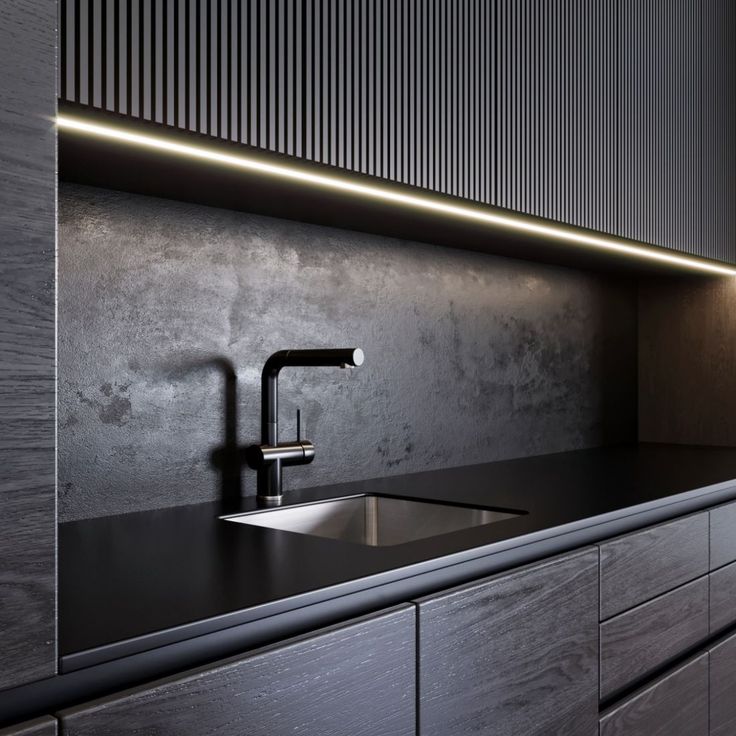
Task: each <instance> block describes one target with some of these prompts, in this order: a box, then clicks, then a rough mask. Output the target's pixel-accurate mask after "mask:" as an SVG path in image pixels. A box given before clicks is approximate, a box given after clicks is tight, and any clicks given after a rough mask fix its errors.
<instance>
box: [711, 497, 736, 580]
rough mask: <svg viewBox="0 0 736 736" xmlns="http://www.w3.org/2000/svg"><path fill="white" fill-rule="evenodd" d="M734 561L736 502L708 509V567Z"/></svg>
mask: <svg viewBox="0 0 736 736" xmlns="http://www.w3.org/2000/svg"><path fill="white" fill-rule="evenodd" d="M731 562H736V503H729V504H726V505H725V506H718V507H717V508H715V509H711V511H710V569H711V570H717V569H718V568H719V567H723V566H724V565H728V564H729V563H731Z"/></svg>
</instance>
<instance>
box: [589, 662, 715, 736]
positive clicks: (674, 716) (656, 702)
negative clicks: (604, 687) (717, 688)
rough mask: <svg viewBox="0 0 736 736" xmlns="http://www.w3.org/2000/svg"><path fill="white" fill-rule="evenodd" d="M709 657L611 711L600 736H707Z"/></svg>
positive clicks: (659, 681)
mask: <svg viewBox="0 0 736 736" xmlns="http://www.w3.org/2000/svg"><path fill="white" fill-rule="evenodd" d="M707 734H708V654H701V655H700V656H699V657H697V658H696V659H694V660H692V661H690V662H688V663H687V664H685V665H683V666H682V667H678V668H677V669H675V670H674V671H673V672H669V673H668V674H666V675H664V676H663V677H661V678H659V679H658V680H656V681H655V682H653V683H652V684H651V685H649V686H647V687H646V688H644V689H643V690H641V691H640V692H638V693H636V694H635V695H633V696H632V697H630V698H627V699H626V700H624V701H623V702H622V703H620V704H618V705H616V706H615V707H614V708H612V709H611V710H609V711H607V712H606V713H604V714H603V716H602V717H601V726H600V736H707Z"/></svg>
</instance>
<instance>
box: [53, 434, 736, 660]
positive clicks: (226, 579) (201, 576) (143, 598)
mask: <svg viewBox="0 0 736 736" xmlns="http://www.w3.org/2000/svg"><path fill="white" fill-rule="evenodd" d="M291 472H294V473H296V472H298V469H294V470H292V471H291ZM355 493H379V494H389V495H400V496H405V497H410V498H419V499H428V500H436V501H448V502H453V503H462V504H468V505H473V506H483V507H493V508H501V509H513V510H520V511H525V512H526V513H525V514H523V515H521V516H517V517H515V518H512V519H508V520H505V521H501V522H498V523H495V524H491V525H487V526H482V527H475V528H471V529H467V530H464V531H460V532H454V533H450V534H446V535H442V536H439V537H434V538H429V539H422V540H418V541H415V542H409V543H407V544H402V545H397V546H393V547H367V546H362V545H358V544H351V543H346V542H341V541H337V540H331V539H326V538H318V537H312V536H307V535H302V534H295V533H291V532H284V531H277V530H272V529H265V528H259V527H253V526H248V525H244V524H234V523H231V522H226V521H222V520H220V519H219V518H218V517H219V516H220V515H221V514H223V513H237V512H239V511H248V510H253V509H255V508H257V506H256V503H255V499H252V498H249V499H242V501H241V502H239V503H238V504H237V505H232V504H231V505H229V506H227V507H225V506H223V505H221V504H217V503H207V504H197V505H193V506H183V507H176V508H170V509H162V510H159V511H146V512H141V513H131V514H125V515H120V516H114V517H105V518H100V519H92V520H88V521H77V522H68V523H65V524H62V525H61V526H60V540H59V543H60V547H59V549H60V551H59V578H60V580H59V607H60V617H59V620H60V623H59V626H60V632H59V638H60V654H61V658H62V660H61V661H62V670H63V671H72V670H74V669H78V668H80V667H86V666H88V665H92V664H96V663H99V662H104V661H111V660H113V659H115V658H119V657H121V656H123V655H126V654H131V653H136V652H144V651H149V650H152V649H154V648H156V647H161V646H165V645H171V644H175V643H176V642H183V641H185V640H187V639H191V638H192V637H196V636H201V635H204V634H209V633H212V632H217V631H222V630H225V629H231V627H237V626H242V625H245V624H249V623H253V622H257V621H263V620H265V619H266V618H268V620H270V621H274V620H276V619H274V618H273V617H274V616H276V617H277V618H278V615H279V614H284V613H285V612H290V611H296V610H306V609H305V607H308V606H312V605H313V604H315V603H323V604H324V603H325V602H329V601H337V600H338V599H340V600H342V599H343V597H345V596H349V595H350V594H356V593H360V592H361V591H367V590H381V586H386V585H387V584H389V583H390V584H392V585H394V586H395V585H396V584H398V583H401V582H402V581H403V582H404V583H406V581H409V580H413V581H415V582H414V585H413V587H412V588H411V594H412V595H415V594H416V593H417V591H419V592H421V591H422V590H424V591H425V592H429V591H430V590H431V589H432V587H433V586H434V587H435V588H436V587H440V580H439V578H435V579H434V580H432V579H430V578H427V577H426V576H427V574H431V573H433V574H435V575H436V574H437V571H440V570H441V571H444V572H443V577H442V580H441V585H444V586H447V585H448V583H453V582H455V581H457V582H460V581H462V580H463V578H465V579H468V578H469V577H471V576H473V575H476V576H477V575H478V574H479V573H482V570H483V568H482V567H478V566H477V565H478V561H479V560H491V559H493V558H495V557H496V556H498V555H499V554H500V553H502V552H509V551H510V550H514V549H518V548H522V547H523V548H524V549H528V550H530V554H529V555H528V556H534V554H532V553H531V550H533V549H534V550H536V549H537V548H535V547H534V545H535V544H537V545H539V544H542V543H544V544H545V545H546V546H545V547H544V548H542V547H539V549H538V551H537V552H536V553H535V554H536V555H537V556H542V555H543V553H546V554H549V553H554V552H556V551H563V550H564V549H569V548H571V547H573V546H576V545H579V544H580V543H581V542H582V543H586V542H589V541H591V539H596V538H597V539H601V538H605V537H606V536H610V535H611V534H612V533H618V532H619V531H622V530H627V529H631V528H636V526H643V525H645V524H647V523H653V521H657V520H661V519H663V518H668V517H669V516H676V515H678V514H681V513H687V512H688V511H690V510H693V509H696V508H703V507H705V506H708V505H712V504H715V503H720V502H721V501H724V500H728V499H730V498H733V497H736V448H707V447H690V446H678V445H631V446H620V447H611V448H602V449H594V450H581V451H577V452H567V453H560V454H555V455H545V456H539V457H532V458H525V459H519V460H510V461H504V462H495V463H489V464H484V465H475V466H468V467H460V468H452V469H447V470H440V471H432V472H424V473H414V474H411V475H404V476H394V477H391V478H384V479H377V480H370V481H364V482H357V483H347V484H340V485H335V486H329V487H322V488H316V489H310V490H305V491H290V492H287V494H288V495H287V496H286V498H287V503H288V504H291V503H298V502H304V501H311V500H316V499H321V498H331V497H338V496H343V495H351V494H355ZM654 512H656V514H657V516H656V518H655V517H653V516H652V513H654ZM612 522H615V523H616V524H617V526H616V527H613V526H611V524H612ZM582 531H585V532H586V534H587V536H585V537H580V536H577V537H575V536H574V533H580V532H582ZM554 540H558V541H557V542H556V546H550V543H551V542H552V541H554ZM473 561H474V564H475V565H476V566H475V567H468V564H467V563H470V562H473ZM463 565H465V567H463ZM507 566H508V565H507ZM496 567H498V566H496ZM489 569H491V568H490V567H489ZM448 570H449V571H455V572H453V575H454V577H453V576H452V575H449V576H448V573H447V571H448ZM433 571H434V572H433ZM423 576H424V577H423ZM425 578H426V580H425ZM418 581H421V584H420V583H419V582H418ZM422 586H424V587H422ZM407 595H408V594H407ZM393 596H394V598H395V597H396V593H395V592H394V593H393ZM390 600H391V599H390V597H386V601H387V602H390Z"/></svg>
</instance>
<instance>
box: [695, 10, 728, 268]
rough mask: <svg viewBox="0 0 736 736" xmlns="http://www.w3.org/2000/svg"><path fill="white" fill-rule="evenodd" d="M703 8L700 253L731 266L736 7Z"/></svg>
mask: <svg viewBox="0 0 736 736" xmlns="http://www.w3.org/2000/svg"><path fill="white" fill-rule="evenodd" d="M702 5H703V94H702V126H703V147H702V161H703V190H702V191H703V202H702V207H703V237H702V240H701V248H702V254H703V255H705V256H708V257H710V258H720V259H723V260H728V261H731V262H732V263H736V3H735V2H734V0H702Z"/></svg>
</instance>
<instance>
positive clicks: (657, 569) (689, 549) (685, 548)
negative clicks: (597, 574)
mask: <svg viewBox="0 0 736 736" xmlns="http://www.w3.org/2000/svg"><path fill="white" fill-rule="evenodd" d="M708 522H709V519H708V513H707V512H706V513H702V514H695V515H693V516H686V517H684V518H682V519H675V520H674V521H671V522H668V523H666V524H658V525H657V526H653V527H649V528H648V529H643V530H642V531H640V532H634V533H633V534H625V535H623V536H621V537H617V538H616V539H611V540H609V541H607V542H604V543H603V544H601V545H600V550H601V620H603V619H607V618H610V617H611V616H614V615H615V614H617V613H621V612H622V611H626V610H628V609H629V608H633V607H634V606H637V605H639V604H640V603H644V602H645V601H647V600H650V599H652V598H655V597H656V596H658V595H660V594H662V593H666V592H668V591H670V590H672V589H673V588H676V587H677V586H679V585H683V584H684V583H687V582H690V581H691V580H694V579H695V578H697V577H700V576H702V575H705V574H706V573H707V572H708V569H709V567H708V562H709V556H710V550H709V545H708Z"/></svg>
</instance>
